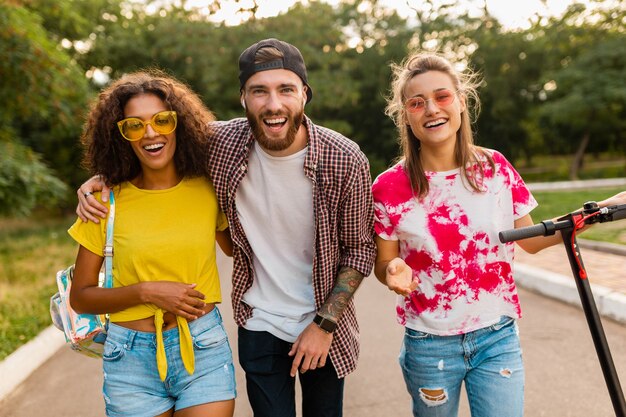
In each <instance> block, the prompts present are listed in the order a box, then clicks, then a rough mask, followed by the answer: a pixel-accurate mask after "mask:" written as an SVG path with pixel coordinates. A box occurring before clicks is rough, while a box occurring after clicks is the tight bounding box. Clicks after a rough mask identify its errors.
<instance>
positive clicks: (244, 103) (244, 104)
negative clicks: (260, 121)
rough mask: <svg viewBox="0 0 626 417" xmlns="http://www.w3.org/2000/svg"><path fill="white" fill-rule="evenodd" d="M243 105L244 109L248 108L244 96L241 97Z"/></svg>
mask: <svg viewBox="0 0 626 417" xmlns="http://www.w3.org/2000/svg"><path fill="white" fill-rule="evenodd" d="M241 107H243V109H244V110H245V109H246V100H244V99H243V97H241Z"/></svg>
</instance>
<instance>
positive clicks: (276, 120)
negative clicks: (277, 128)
mask: <svg viewBox="0 0 626 417" xmlns="http://www.w3.org/2000/svg"><path fill="white" fill-rule="evenodd" d="M286 121H287V119H285V118H284V117H283V118H280V119H267V120H266V121H265V123H267V124H268V125H275V124H281V123H285V122H286Z"/></svg>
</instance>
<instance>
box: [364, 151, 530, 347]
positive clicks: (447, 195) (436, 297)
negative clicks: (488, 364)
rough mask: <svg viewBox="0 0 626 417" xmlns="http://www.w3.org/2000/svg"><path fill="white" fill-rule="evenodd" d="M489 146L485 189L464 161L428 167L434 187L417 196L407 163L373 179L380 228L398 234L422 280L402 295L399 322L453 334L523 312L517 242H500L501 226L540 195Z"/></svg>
mask: <svg viewBox="0 0 626 417" xmlns="http://www.w3.org/2000/svg"><path fill="white" fill-rule="evenodd" d="M490 152H491V153H492V155H493V159H494V162H495V171H494V170H492V169H491V167H490V166H489V164H488V163H486V162H484V165H483V166H484V167H485V177H484V180H483V184H482V186H483V189H484V190H485V192H480V193H479V192H476V191H474V190H473V189H471V187H470V186H469V185H467V184H466V182H464V180H463V179H462V175H461V170H460V169H455V170H452V171H447V172H427V173H426V175H427V178H428V183H429V187H430V190H429V192H428V194H427V195H426V196H425V197H424V198H423V199H422V200H418V199H417V198H416V197H415V196H414V195H413V192H412V191H411V185H410V180H409V177H408V176H407V175H406V173H405V171H404V168H403V164H402V163H399V164H396V165H395V166H393V167H391V168H390V169H388V170H387V171H385V172H384V173H382V174H380V175H379V176H378V178H376V181H374V184H373V185H372V192H373V195H374V210H375V216H376V219H375V228H376V233H377V234H378V236H380V237H381V238H382V239H386V240H398V241H399V247H400V257H401V258H402V259H404V260H405V262H406V263H407V264H408V265H409V266H410V267H411V268H412V270H413V277H414V278H416V279H419V281H420V283H419V285H418V287H417V289H416V290H415V291H413V293H411V294H410V296H408V297H402V296H399V297H398V301H397V308H396V312H397V318H398V322H399V323H401V324H403V325H405V326H407V327H409V328H411V329H414V330H418V331H423V332H427V333H432V334H436V335H441V336H447V335H455V334H464V333H468V332H471V331H474V330H477V329H480V328H483V327H486V326H490V325H492V324H495V323H497V322H498V320H499V319H500V316H509V317H513V318H519V317H521V309H520V304H519V299H518V295H517V289H516V287H515V282H514V280H513V271H512V267H513V256H514V252H513V247H514V243H506V244H503V243H500V241H499V239H498V233H499V232H500V231H502V230H506V229H512V228H513V227H514V224H513V223H514V221H515V220H517V219H519V218H521V217H524V216H525V215H526V214H528V213H530V211H531V210H532V209H533V208H535V207H536V206H537V202H536V201H535V199H534V197H533V196H532V195H531V193H530V191H529V190H528V188H527V187H526V185H525V184H524V181H523V180H522V178H521V177H520V175H519V174H518V173H517V171H515V169H514V168H513V167H512V166H511V164H510V163H509V162H508V161H507V160H506V158H505V157H504V156H503V155H502V154H500V153H499V152H497V151H490Z"/></svg>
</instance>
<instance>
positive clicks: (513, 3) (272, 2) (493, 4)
mask: <svg viewBox="0 0 626 417" xmlns="http://www.w3.org/2000/svg"><path fill="white" fill-rule="evenodd" d="M339 1H340V0H326V2H327V3H331V4H336V3H338V2H339ZM247 2H249V3H250V5H251V4H252V3H253V2H252V1H251V0H250V1H248V0H240V1H239V2H238V3H239V4H236V3H237V2H235V1H223V2H222V10H221V11H220V14H218V16H216V17H217V18H218V19H219V20H224V21H225V22H226V23H227V24H231V25H235V24H237V23H239V21H240V20H239V17H237V13H236V11H237V10H238V9H239V7H242V6H246V3H247ZM408 2H409V3H414V2H415V0H409V1H408ZM459 2H461V3H463V2H464V1H463V0H459ZM574 2H578V3H585V4H589V1H588V0H578V1H575V0H544V1H541V0H487V8H488V9H489V11H490V13H491V14H492V15H493V16H495V17H496V19H498V21H500V23H502V25H504V26H505V27H507V28H511V29H514V28H521V29H525V28H528V26H529V24H528V18H529V17H531V16H533V15H534V14H535V13H537V12H539V14H541V15H551V16H558V15H560V14H562V13H563V11H565V9H566V8H567V6H569V5H570V4H572V3H574ZM188 3H189V4H196V5H201V4H202V3H206V2H203V1H201V0H196V1H194V0H191V1H188ZM258 3H259V11H258V14H257V17H269V16H276V15H277V14H279V13H280V12H284V11H286V10H287V9H288V8H289V7H290V6H292V5H293V4H294V3H296V0H268V1H263V0H261V1H258ZM382 3H383V4H385V5H389V6H392V7H395V8H396V9H397V10H398V13H399V14H400V15H402V16H405V17H407V16H411V10H410V8H409V7H408V6H407V0H382ZM465 3H467V2H465ZM478 3H480V2H478ZM544 3H545V4H544ZM474 4H476V2H474Z"/></svg>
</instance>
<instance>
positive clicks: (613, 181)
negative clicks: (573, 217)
mask: <svg viewBox="0 0 626 417" xmlns="http://www.w3.org/2000/svg"><path fill="white" fill-rule="evenodd" d="M526 185H527V186H528V188H529V189H530V191H552V190H563V191H570V190H586V189H591V188H602V187H621V186H623V185H626V178H604V179H597V180H577V181H556V182H533V183H528V184H526Z"/></svg>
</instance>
